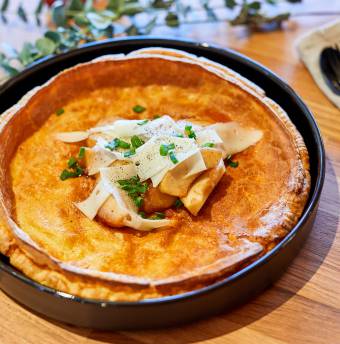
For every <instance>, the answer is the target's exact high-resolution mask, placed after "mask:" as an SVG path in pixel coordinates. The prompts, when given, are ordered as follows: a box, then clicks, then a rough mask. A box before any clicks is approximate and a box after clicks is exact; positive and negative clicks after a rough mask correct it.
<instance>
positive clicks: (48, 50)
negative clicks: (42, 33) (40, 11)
mask: <svg viewBox="0 0 340 344" xmlns="http://www.w3.org/2000/svg"><path fill="white" fill-rule="evenodd" d="M35 46H36V48H37V50H38V51H39V52H40V53H41V55H43V56H47V55H51V54H53V53H54V51H55V49H56V47H57V46H56V44H55V42H53V41H52V40H51V39H49V38H46V37H43V38H39V39H38V40H37V41H36V42H35Z"/></svg>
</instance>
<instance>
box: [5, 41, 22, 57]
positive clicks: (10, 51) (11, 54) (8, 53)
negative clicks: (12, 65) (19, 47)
mask: <svg viewBox="0 0 340 344" xmlns="http://www.w3.org/2000/svg"><path fill="white" fill-rule="evenodd" d="M1 47H2V50H3V52H4V53H5V54H6V57H7V58H8V59H16V58H17V57H18V52H17V51H16V50H15V49H14V48H13V47H12V46H11V45H9V44H8V43H5V42H4V43H2V44H1Z"/></svg>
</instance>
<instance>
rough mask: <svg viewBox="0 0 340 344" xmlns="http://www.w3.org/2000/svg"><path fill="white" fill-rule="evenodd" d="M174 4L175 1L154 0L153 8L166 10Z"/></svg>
mask: <svg viewBox="0 0 340 344" xmlns="http://www.w3.org/2000/svg"><path fill="white" fill-rule="evenodd" d="M173 3H174V0H153V1H152V2H151V6H152V7H153V8H164V9H168V8H170V7H171V5H172V4H173Z"/></svg>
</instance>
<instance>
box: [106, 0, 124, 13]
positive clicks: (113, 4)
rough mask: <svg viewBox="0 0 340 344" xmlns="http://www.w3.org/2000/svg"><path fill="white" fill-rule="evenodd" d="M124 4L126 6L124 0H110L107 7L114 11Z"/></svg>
mask: <svg viewBox="0 0 340 344" xmlns="http://www.w3.org/2000/svg"><path fill="white" fill-rule="evenodd" d="M122 6H124V0H109V1H108V4H107V8H108V9H110V10H113V11H118V10H119V8H120V7H122Z"/></svg>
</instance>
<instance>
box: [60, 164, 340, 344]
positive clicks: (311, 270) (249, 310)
mask: <svg viewBox="0 0 340 344" xmlns="http://www.w3.org/2000/svg"><path fill="white" fill-rule="evenodd" d="M339 205H340V199H339V188H338V185H337V181H336V174H335V171H334V168H333V166H332V164H331V162H330V161H329V160H327V176H326V179H325V185H324V191H323V193H322V196H321V200H320V207H319V211H318V214H317V216H316V220H315V224H314V227H313V229H312V232H311V235H310V237H309V238H308V240H307V242H306V244H305V246H304V248H303V250H302V251H301V253H300V254H299V256H298V257H297V258H296V259H295V261H294V262H293V264H292V265H291V267H290V268H289V269H288V271H287V272H286V274H285V275H284V276H283V277H282V278H281V279H280V281H279V282H278V283H276V284H275V285H274V286H273V287H272V288H270V289H269V290H267V291H266V292H264V293H263V294H261V295H259V296H258V297H257V298H255V299H254V300H252V301H251V302H249V303H248V304H246V305H244V306H242V307H239V308H237V309H235V310H234V311H232V312H229V313H227V314H222V315H219V316H215V317H212V318H210V319H207V320H202V321H198V322H196V323H193V324H189V325H185V326H180V327H174V328H168V329H162V330H146V331H130V332H128V331H125V332H100V331H91V330H89V329H87V330H86V329H80V328H75V327H71V326H65V325H61V324H58V326H61V327H63V328H65V329H67V330H68V331H71V332H73V333H76V334H78V335H83V336H85V337H87V338H91V339H93V340H97V341H101V342H104V343H115V344H117V343H118V344H120V343H124V344H125V343H131V344H134V343H139V344H141V343H150V342H151V343H165V342H166V343H176V344H177V343H194V342H198V341H203V340H207V339H210V338H215V337H220V336H223V335H225V334H227V333H230V332H233V331H236V330H238V329H239V328H242V327H244V326H246V325H248V324H251V323H252V322H254V321H257V320H259V319H260V318H262V317H264V316H265V315H266V314H268V313H270V312H272V311H273V310H275V309H276V308H277V307H279V306H280V305H282V304H284V303H285V302H287V301H288V300H289V299H290V298H291V297H292V296H294V295H295V294H296V293H297V292H298V291H299V290H300V289H301V288H302V287H303V286H304V285H305V284H306V283H307V282H308V281H309V280H310V279H311V278H312V276H313V275H314V274H315V273H316V271H317V270H318V269H319V267H320V265H321V264H322V262H323V260H324V259H325V257H326V256H327V254H328V252H329V250H330V248H331V246H332V244H333V240H334V237H335V234H336V231H337V227H338V224H339V212H340V207H339ZM330 206H331V207H332V208H333V207H334V209H336V212H337V213H336V214H334V212H333V213H331V212H327V213H326V212H325V210H324V209H325V208H326V207H327V209H329V207H330ZM325 217H326V220H325ZM309 252H314V254H308V253H309ZM301 265H302V266H303V268H302V269H301V268H299V267H300V266H301ZM296 276H298V277H296ZM282 285H283V286H282ZM285 286H287V288H286V287H285Z"/></svg>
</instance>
